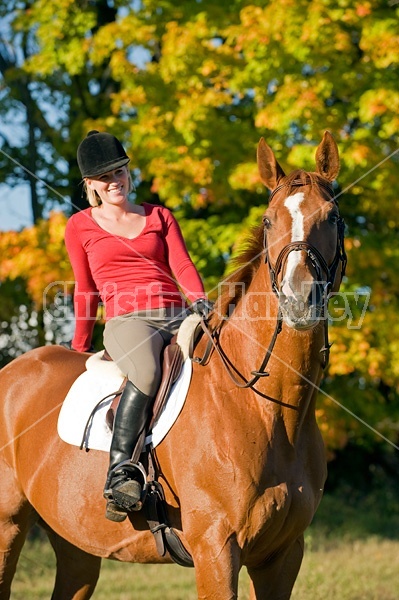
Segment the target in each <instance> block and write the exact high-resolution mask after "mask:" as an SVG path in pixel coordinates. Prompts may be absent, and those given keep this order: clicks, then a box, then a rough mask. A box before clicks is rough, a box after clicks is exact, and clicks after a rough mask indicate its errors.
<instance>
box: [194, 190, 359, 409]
mask: <svg viewBox="0 0 399 600" xmlns="http://www.w3.org/2000/svg"><path fill="white" fill-rule="evenodd" d="M288 185H290V186H304V185H309V184H308V183H304V182H303V181H301V180H299V179H295V180H294V181H293V182H290V183H283V184H281V185H279V186H277V187H276V188H275V189H274V190H273V191H272V193H271V195H270V198H269V201H270V200H271V199H272V198H273V196H274V195H275V194H276V193H277V192H278V191H280V190H281V189H282V188H284V187H286V186H288ZM318 185H321V186H323V187H324V188H325V189H326V190H328V192H329V194H330V196H331V199H330V200H329V201H332V202H335V203H336V204H338V203H337V200H336V198H335V197H334V192H333V188H332V186H331V185H330V184H329V183H327V182H323V181H320V182H318ZM344 232H345V222H344V220H343V218H342V217H339V218H338V221H337V249H336V253H335V257H334V259H333V262H332V263H331V265H330V266H328V264H327V262H326V260H325V259H324V257H323V256H322V254H321V253H320V252H319V250H318V249H317V248H315V247H314V246H312V245H311V244H309V243H308V242H305V241H297V242H291V243H289V244H287V245H286V246H284V248H283V249H282V250H281V252H280V254H279V255H278V257H277V260H276V264H275V265H274V268H273V267H272V264H271V261H270V257H269V249H268V243H267V227H266V223H265V220H264V221H263V252H264V254H265V261H264V262H265V264H267V265H268V269H269V276H270V283H271V287H272V290H273V292H274V294H275V295H276V297H277V299H279V298H280V293H279V290H278V286H277V277H278V275H279V273H280V271H281V270H282V269H283V267H284V264H285V262H286V261H287V259H288V256H289V254H290V253H291V252H298V251H305V252H307V254H308V257H309V260H310V262H311V263H312V266H313V268H314V269H315V271H316V275H317V277H318V278H319V279H320V280H321V277H322V273H323V272H324V273H325V274H326V275H327V279H326V285H325V286H324V290H323V298H322V306H323V311H322V314H321V319H323V320H324V346H323V348H321V350H320V352H321V353H322V354H323V365H322V366H323V369H325V368H326V366H327V365H328V361H329V354H330V347H331V345H332V344H330V343H329V341H328V319H327V317H326V308H327V304H328V300H329V298H330V292H331V289H332V286H333V284H334V280H335V277H336V273H337V269H338V266H339V263H341V280H342V278H343V276H344V274H345V269H346V264H347V257H346V253H345V248H344ZM282 325H283V316H282V313H281V308H280V307H279V309H278V313H277V317H276V325H275V328H274V333H273V336H272V339H271V341H270V343H269V346H268V348H267V350H266V353H265V356H264V358H263V361H262V364H261V366H260V367H259V369H257V370H254V371H251V375H253V377H252V378H251V379H246V378H245V377H244V376H243V375H241V373H240V372H239V371H238V370H237V368H236V367H235V366H234V365H233V364H232V362H231V361H230V359H229V358H228V356H227V355H226V354H225V352H224V351H223V349H222V347H221V344H220V330H221V327H222V325H221V326H220V327H219V328H218V329H217V330H216V329H215V330H213V331H211V330H210V329H209V328H208V326H207V324H206V322H205V320H204V319H202V320H201V327H202V329H203V331H204V333H205V334H206V335H207V337H208V343H207V346H206V349H205V352H204V354H203V356H202V357H193V356H192V355H191V360H192V361H193V362H195V363H197V364H199V365H201V366H205V365H206V364H207V363H208V360H209V358H210V356H211V354H212V352H213V351H216V353H217V354H218V355H219V357H220V359H221V360H222V363H223V365H224V367H225V369H226V372H227V374H228V375H229V377H230V379H231V380H232V381H233V383H234V384H235V385H236V386H237V387H239V388H252V389H253V391H254V392H255V393H256V394H258V395H259V396H262V397H265V398H268V399H269V400H274V399H272V398H269V397H268V396H266V395H265V394H263V393H262V392H260V391H259V390H257V389H256V388H254V385H255V383H256V382H257V381H258V380H259V379H260V378H261V377H267V376H268V375H269V373H268V372H267V371H265V369H266V367H267V364H268V362H269V360H270V357H271V354H272V352H273V348H274V345H275V343H276V340H277V336H278V334H279V333H280V331H281V329H282ZM236 375H238V376H239V377H240V378H241V380H242V381H239V380H238V379H237V377H236ZM275 401H276V402H278V403H279V404H283V405H285V404H284V403H282V402H279V401H277V400H275ZM285 406H289V407H290V408H293V407H292V406H291V405H285Z"/></svg>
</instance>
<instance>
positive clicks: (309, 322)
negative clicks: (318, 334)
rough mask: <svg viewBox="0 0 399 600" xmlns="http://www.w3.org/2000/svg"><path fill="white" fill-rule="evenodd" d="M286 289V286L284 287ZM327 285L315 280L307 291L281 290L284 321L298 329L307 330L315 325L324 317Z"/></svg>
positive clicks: (280, 297)
mask: <svg viewBox="0 0 399 600" xmlns="http://www.w3.org/2000/svg"><path fill="white" fill-rule="evenodd" d="M284 289H285V291H286V292H287V290H286V287H285V288H284ZM324 289H325V285H323V284H322V283H320V282H313V284H312V285H311V286H310V289H309V290H308V292H307V293H306V291H305V290H301V292H302V293H299V292H297V291H293V290H290V293H288V294H287V293H284V292H283V291H280V292H279V294H278V298H279V305H280V309H281V313H282V316H283V319H284V322H285V323H286V324H287V325H288V327H291V328H292V329H296V330H302V331H303V330H306V329H312V328H313V327H315V326H316V325H317V324H318V323H319V321H320V320H321V319H322V318H323V317H324V313H325V311H324V307H325V294H324Z"/></svg>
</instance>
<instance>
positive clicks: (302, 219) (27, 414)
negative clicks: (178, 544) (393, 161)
mask: <svg viewBox="0 0 399 600" xmlns="http://www.w3.org/2000/svg"><path fill="white" fill-rule="evenodd" d="M258 165H259V171H260V176H261V179H262V181H263V183H264V184H265V185H266V186H267V187H268V188H269V189H270V190H272V197H271V201H270V204H269V207H268V209H267V211H266V213H265V215H264V218H263V222H262V223H261V224H260V225H259V227H258V228H257V230H256V231H255V232H254V236H253V238H251V241H250V245H249V246H248V249H247V250H246V251H245V253H244V254H243V255H242V256H241V257H240V259H239V260H238V267H239V268H238V270H237V271H236V272H235V274H233V275H232V276H231V277H230V278H229V279H228V280H227V281H225V282H223V285H222V287H223V290H222V293H221V294H220V296H219V298H218V300H217V302H216V305H215V312H214V314H213V316H212V317H211V320H210V322H209V324H208V325H209V329H207V333H208V335H207V334H205V335H204V336H203V337H202V339H201V341H200V343H199V345H198V346H197V348H196V350H195V357H194V364H193V377H192V382H191V386H190V390H189V394H188V397H187V400H186V403H185V405H184V407H183V410H182V412H181V414H180V416H179V418H178V420H177V422H176V423H175V424H174V425H173V427H172V429H171V431H170V432H169V433H168V435H167V436H166V438H165V439H164V440H163V441H162V442H161V444H160V445H159V446H158V448H157V449H156V451H155V452H156V457H157V462H158V464H159V466H160V471H161V477H162V479H161V481H162V483H163V485H164V491H165V495H166V501H167V505H168V514H169V520H170V524H171V525H172V526H173V527H174V528H175V529H176V530H177V531H178V532H179V534H180V537H181V540H182V542H183V543H184V545H185V547H186V548H187V549H188V550H189V552H190V553H191V555H192V557H193V561H194V566H195V575H196V585H197V592H198V597H199V598H202V599H205V598H207V599H208V600H210V599H214V600H215V599H220V600H228V599H232V598H237V588H238V577H239V571H240V569H241V567H242V566H244V565H245V567H246V568H247V570H248V573H249V576H250V580H251V598H253V599H255V598H258V599H259V598H262V600H267V599H270V600H277V599H279V600H282V599H286V598H290V596H291V591H292V588H293V585H294V582H295V580H296V577H297V574H298V571H299V568H300V565H301V561H302V556H303V549H304V539H303V533H304V531H305V529H306V528H307V527H308V525H309V524H310V522H311V521H312V518H313V516H314V514H315V511H316V509H317V506H318V504H319V502H320V499H321V496H322V493H323V485H324V482H325V478H326V461H325V452H324V447H323V442H322V438H321V436H320V432H319V429H318V426H317V424H316V419H315V402H316V396H317V389H318V385H319V382H320V379H321V376H322V372H323V367H324V366H325V362H326V359H327V356H328V346H329V345H328V341H327V320H326V303H327V300H328V295H329V294H330V292H331V290H337V289H338V287H339V284H340V281H341V277H342V272H343V268H344V262H345V255H344V250H343V235H342V219H341V218H340V216H339V212H338V205H337V202H336V201H335V199H334V195H333V191H332V187H331V182H332V181H333V180H334V179H335V177H336V175H337V174H338V170H339V159H338V150H337V146H336V143H335V142H334V140H333V138H332V136H331V135H330V134H329V133H328V132H326V133H325V134H324V137H323V140H322V142H321V143H320V145H319V146H318V148H317V152H316V171H317V172H315V173H306V172H304V171H295V172H294V173H291V174H290V175H288V176H285V174H284V172H283V170H282V168H281V167H280V165H279V164H278V162H277V161H276V159H275V157H274V154H273V152H272V150H271V149H270V147H269V146H268V145H267V144H266V142H265V141H264V140H263V139H261V140H260V143H259V146H258ZM87 358H88V356H87V354H81V353H77V352H71V351H69V350H67V349H65V348H63V347H59V346H47V347H43V348H38V349H35V350H31V351H29V352H27V353H26V354H25V355H23V356H21V357H19V358H17V359H15V360H14V361H13V362H11V363H10V364H9V365H7V366H6V367H5V368H3V369H2V370H1V371H0V389H1V404H2V418H1V422H0V469H1V494H0V560H1V567H0V597H1V598H2V600H5V599H6V598H9V595H10V588H11V582H12V579H13V576H14V573H15V569H16V565H17V561H18V556H19V554H20V551H21V548H22V546H23V543H24V540H25V537H26V534H27V532H28V530H29V528H30V527H31V525H32V523H34V522H35V521H38V522H39V523H40V524H41V525H42V526H43V527H44V528H45V530H46V531H47V533H48V536H49V539H50V542H51V544H52V546H53V548H54V551H55V554H56V557H57V573H56V581H55V587H54V592H53V596H52V598H53V599H56V600H64V599H65V600H67V599H68V600H71V599H74V600H85V599H87V598H90V597H91V595H92V594H93V591H94V589H95V586H96V582H97V579H98V576H99V572H100V563H101V559H102V558H112V559H116V560H119V561H126V562H141V563H161V562H170V558H169V557H168V555H166V556H165V557H163V558H161V557H160V556H159V555H158V553H157V550H156V545H155V541H154V537H153V535H152V533H151V532H150V531H149V527H148V524H147V521H146V519H145V518H144V516H143V515H142V513H141V512H138V513H132V514H130V515H129V518H128V519H127V520H126V521H124V522H123V523H113V522H111V521H108V520H106V519H105V500H104V499H103V497H102V491H103V484H104V478H105V474H106V471H107V466H108V456H107V453H106V452H102V451H98V450H91V451H90V452H84V451H81V450H80V449H79V448H78V447H75V446H71V445H68V444H66V443H65V442H63V441H62V440H61V439H60V438H59V436H58V435H57V418H58V414H59V411H60V406H61V403H62V401H63V399H64V398H65V396H66V394H67V392H68V390H69V388H70V386H71V385H72V383H73V382H74V380H75V379H76V378H77V377H78V375H79V374H80V373H82V372H83V371H84V369H85V361H86V360H87ZM201 359H202V360H201ZM82 402H84V398H82Z"/></svg>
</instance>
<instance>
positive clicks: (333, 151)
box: [316, 131, 339, 181]
mask: <svg viewBox="0 0 399 600" xmlns="http://www.w3.org/2000/svg"><path fill="white" fill-rule="evenodd" d="M316 171H317V172H318V173H320V175H322V176H323V177H325V179H327V180H328V181H334V179H336V178H337V175H338V173H339V155H338V146H337V144H336V142H335V140H334V138H333V136H332V135H331V133H330V132H329V131H325V132H324V135H323V139H322V141H321V143H320V145H319V146H318V147H317V150H316Z"/></svg>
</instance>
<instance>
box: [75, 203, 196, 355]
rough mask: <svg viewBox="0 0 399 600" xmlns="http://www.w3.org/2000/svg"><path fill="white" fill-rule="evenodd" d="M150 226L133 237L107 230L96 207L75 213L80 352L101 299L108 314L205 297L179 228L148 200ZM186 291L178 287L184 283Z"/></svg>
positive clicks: (77, 345)
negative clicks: (94, 210)
mask: <svg viewBox="0 0 399 600" xmlns="http://www.w3.org/2000/svg"><path fill="white" fill-rule="evenodd" d="M143 207H144V210H145V216H146V224H145V227H144V229H143V231H142V232H141V233H140V234H139V235H138V236H137V237H135V238H134V239H132V240H130V239H128V238H125V237H123V236H118V235H114V234H111V233H108V232H107V231H105V230H104V229H102V228H101V227H100V226H99V225H98V223H96V221H95V220H94V219H93V218H92V216H91V211H92V209H91V208H87V209H86V210H83V211H81V212H79V213H76V214H74V215H72V217H71V218H70V219H69V220H68V223H67V226H66V230H65V244H66V247H67V250H68V254H69V258H70V261H71V264H72V268H73V272H74V276H75V292H74V308H75V321H76V323H75V334H74V337H73V340H72V346H73V348H74V349H75V350H78V351H85V350H88V348H89V347H90V344H91V338H92V333H93V327H94V323H95V319H96V314H97V307H98V303H99V300H100V299H101V300H102V302H103V303H104V306H105V318H106V319H110V318H112V317H115V316H117V315H121V314H126V313H129V312H133V311H138V310H140V311H142V310H146V309H155V308H168V307H171V306H173V305H178V306H182V305H184V304H185V300H184V298H183V296H182V293H183V294H184V296H185V297H186V298H188V299H189V300H190V301H191V302H194V301H195V300H198V299H199V298H203V297H204V296H205V292H204V287H203V284H202V281H201V278H200V276H199V274H198V272H197V270H196V268H195V266H194V264H193V262H192V261H191V258H190V257H189V254H188V252H187V248H186V245H185V243H184V240H183V236H182V233H181V231H180V227H179V225H178V223H177V221H176V219H175V218H174V216H173V215H172V213H171V212H170V211H169V210H168V209H167V208H164V207H161V206H153V205H151V204H146V203H145V204H143ZM178 286H179V287H180V289H181V291H182V293H181V292H180V290H179V287H178Z"/></svg>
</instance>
